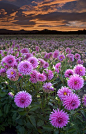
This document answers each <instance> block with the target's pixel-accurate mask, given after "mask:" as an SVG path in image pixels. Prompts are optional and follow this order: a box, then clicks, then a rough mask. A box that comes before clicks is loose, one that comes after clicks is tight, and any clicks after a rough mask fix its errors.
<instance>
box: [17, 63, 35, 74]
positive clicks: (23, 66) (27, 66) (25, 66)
mask: <svg viewBox="0 0 86 134" xmlns="http://www.w3.org/2000/svg"><path fill="white" fill-rule="evenodd" d="M32 70H33V66H32V64H31V63H30V62H29V61H21V62H20V63H19V64H18V71H19V73H21V74H23V75H29V74H30V73H31V72H32Z"/></svg>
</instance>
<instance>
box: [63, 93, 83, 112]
mask: <svg viewBox="0 0 86 134" xmlns="http://www.w3.org/2000/svg"><path fill="white" fill-rule="evenodd" d="M63 106H65V108H66V109H68V110H74V109H76V108H78V107H79V106H80V99H79V97H78V96H77V95H76V94H70V95H69V96H66V97H65V98H64V100H63Z"/></svg>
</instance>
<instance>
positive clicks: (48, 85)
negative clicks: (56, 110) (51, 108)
mask: <svg viewBox="0 0 86 134" xmlns="http://www.w3.org/2000/svg"><path fill="white" fill-rule="evenodd" d="M43 91H44V92H46V93H50V92H52V91H54V87H53V86H52V83H51V82H46V83H44V85H43Z"/></svg>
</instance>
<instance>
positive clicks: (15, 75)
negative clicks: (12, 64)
mask: <svg viewBox="0 0 86 134" xmlns="http://www.w3.org/2000/svg"><path fill="white" fill-rule="evenodd" d="M6 74H7V78H9V79H10V80H13V81H17V80H18V78H19V74H18V72H17V70H16V69H13V68H10V69H8V70H7V71H6Z"/></svg>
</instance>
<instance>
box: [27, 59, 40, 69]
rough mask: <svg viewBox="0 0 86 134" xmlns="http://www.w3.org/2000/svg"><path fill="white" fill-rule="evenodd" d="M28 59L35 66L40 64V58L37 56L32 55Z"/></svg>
mask: <svg viewBox="0 0 86 134" xmlns="http://www.w3.org/2000/svg"><path fill="white" fill-rule="evenodd" d="M28 61H29V62H30V63H31V64H32V66H33V68H36V67H37V66H38V59H37V58H36V57H30V58H28Z"/></svg>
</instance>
